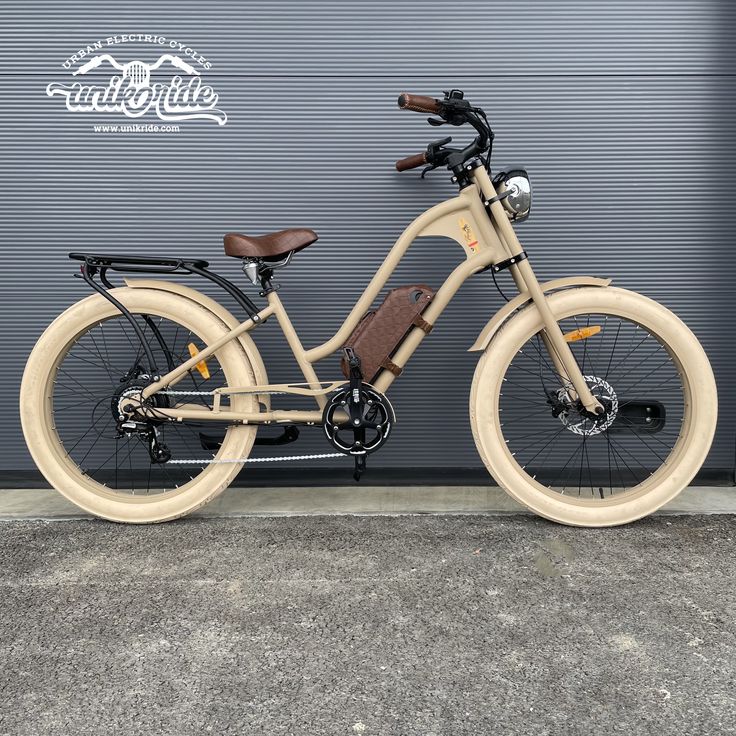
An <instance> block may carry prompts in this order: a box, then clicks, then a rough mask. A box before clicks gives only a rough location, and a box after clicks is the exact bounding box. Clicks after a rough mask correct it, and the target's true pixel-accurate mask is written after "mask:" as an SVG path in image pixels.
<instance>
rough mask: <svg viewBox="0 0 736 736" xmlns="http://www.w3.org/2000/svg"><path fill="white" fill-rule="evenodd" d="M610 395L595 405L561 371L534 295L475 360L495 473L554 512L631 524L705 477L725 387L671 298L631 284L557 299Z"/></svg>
mask: <svg viewBox="0 0 736 736" xmlns="http://www.w3.org/2000/svg"><path fill="white" fill-rule="evenodd" d="M549 304H550V307H551V309H552V311H553V313H554V314H555V316H556V318H557V320H558V323H559V325H560V327H561V329H562V332H563V334H566V335H567V339H568V341H569V344H570V347H571V349H572V352H573V355H574V356H575V358H576V360H577V362H578V365H579V366H580V368H581V371H582V373H583V375H584V377H585V379H586V382H587V383H588V385H589V386H590V388H591V391H592V392H593V394H594V395H595V396H596V397H597V398H598V400H599V401H600V402H601V404H603V406H604V409H605V412H604V413H603V414H602V415H600V416H595V415H591V414H588V413H587V412H586V411H585V410H584V408H583V407H582V405H581V404H580V402H579V401H576V400H575V396H574V393H573V394H571V392H570V391H568V388H569V387H568V386H566V382H565V381H564V379H562V378H561V377H560V376H559V375H558V374H557V373H556V371H555V368H554V364H553V363H552V361H551V360H550V358H549V356H548V354H547V352H546V349H545V347H544V343H543V341H542V339H541V336H540V335H541V333H540V330H541V328H542V323H541V319H540V317H539V314H538V311H537V310H536V309H535V308H534V307H533V305H530V306H529V307H528V308H526V309H524V310H523V311H521V312H520V313H518V314H517V315H516V316H515V317H513V318H512V319H511V320H510V321H509V322H508V323H507V324H506V325H505V326H504V327H503V328H502V330H501V331H500V332H499V333H498V335H497V336H496V337H495V338H494V340H493V342H492V343H491V346H490V348H489V349H488V350H487V351H486V354H485V355H484V356H483V358H481V361H480V362H479V364H478V368H477V369H476V374H475V378H474V381H473V389H472V394H471V404H470V408H471V421H472V425H473V432H474V436H475V440H476V444H477V446H478V449H479V451H480V454H481V456H482V458H483V460H484V462H485V464H486V466H487V467H488V469H489V471H490V472H491V473H492V474H493V476H494V477H495V478H496V480H497V481H498V483H499V484H500V485H501V486H502V487H503V488H504V489H505V490H506V491H507V492H508V493H509V494H510V495H511V496H513V497H514V498H515V499H516V500H517V501H519V502H521V503H522V504H524V505H525V506H527V507H529V508H530V509H532V510H533V511H535V512H536V513H538V514H540V515H542V516H545V517H547V518H549V519H552V520H554V521H558V522H562V523H565V524H575V525H580V526H608V525H614V524H623V523H626V522H629V521H633V520H634V519H638V518H640V517H642V516H646V515H647V514H650V513H651V512H653V511H655V510H656V509H658V508H659V507H661V506H662V505H663V504H665V503H667V502H668V501H670V500H671V499H672V498H674V497H675V496H676V495H677V494H678V493H679V492H680V491H681V490H682V489H683V488H684V487H685V486H686V485H687V484H688V483H689V482H690V481H691V480H692V478H693V477H694V475H695V473H696V472H697V471H698V470H699V468H700V466H701V464H702V463H703V461H704V460H705V457H706V454H707V452H708V449H709V448H710V444H711V441H712V438H713V434H714V431H715V425H716V416H717V395H716V387H715V381H714V379H713V373H712V371H711V368H710V364H709V362H708V359H707V356H706V355H705V353H704V351H703V349H702V347H701V346H700V344H699V343H698V341H697V339H696V338H695V336H694V335H693V334H692V332H690V330H689V329H688V328H687V327H686V326H685V325H684V324H683V323H682V322H681V321H680V320H679V319H678V318H677V317H676V316H675V315H674V314H672V313H671V312H669V311H668V310H667V309H665V308H664V307H663V306H661V305H660V304H657V303H656V302H653V301H652V300H650V299H647V298H646V297H643V296H641V295H640V294H635V293H633V292H629V291H625V290H622V289H614V288H603V289H597V288H596V289H574V290H570V291H564V292H559V293H557V294H553V295H552V296H550V297H549Z"/></svg>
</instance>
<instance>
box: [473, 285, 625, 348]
mask: <svg viewBox="0 0 736 736" xmlns="http://www.w3.org/2000/svg"><path fill="white" fill-rule="evenodd" d="M610 283H611V279H599V278H597V277H595V276H568V277H566V278H564V279H553V280H552V281H547V282H545V283H543V284H540V285H539V287H540V288H541V289H542V291H543V292H547V291H554V290H556V289H570V288H574V287H576V286H601V287H603V286H608V285H609V284H610ZM530 300H531V297H530V296H529V292H526V291H522V292H521V293H520V294H517V296H515V297H514V298H513V299H512V300H511V301H509V302H507V303H506V304H504V305H503V307H501V309H499V310H498V312H496V314H495V315H493V317H492V318H491V319H490V320H489V321H488V324H487V325H486V326H485V327H484V328H483V330H482V331H481V333H480V335H478V339H477V340H476V341H475V342H474V343H473V345H472V347H470V348H469V349H468V352H469V353H473V352H479V351H482V350H485V349H486V348H487V347H488V345H489V344H490V342H491V340H492V339H493V336H494V335H495V334H496V332H498V329H499V328H500V327H501V325H502V324H503V323H504V322H505V321H506V320H507V319H508V318H509V317H510V316H511V315H512V314H513V313H514V312H515V311H516V310H517V309H521V307H523V306H524V305H525V304H526V303H527V302H529V301H530Z"/></svg>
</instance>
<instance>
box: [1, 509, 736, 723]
mask: <svg viewBox="0 0 736 736" xmlns="http://www.w3.org/2000/svg"><path fill="white" fill-rule="evenodd" d="M734 534H736V518H735V517H729V516H709V517H657V518H653V519H649V520H646V521H643V522H639V523H637V524H634V525H631V526H629V527H626V528H618V529H607V530H582V529H571V528H564V527H559V526H553V525H551V524H548V523H546V522H544V521H541V520H537V519H533V518H528V517H526V518H524V517H478V516H475V517H468V516H464V517H463V516H453V517H437V516H432V517H406V516H404V517H310V518H303V517H291V518H274V519H268V518H240V519H231V520H185V521H180V522H175V523H171V524H168V525H164V526H152V527H126V526H119V525H112V524H107V523H105V522H98V521H68V522H56V523H48V522H38V521H37V522H7V523H3V524H0V594H1V595H2V601H1V605H2V609H1V613H0V624H1V629H0V634H1V636H2V639H1V641H0V661H2V672H0V695H1V698H2V707H1V709H0V733H3V734H33V735H34V736H36V735H37V734H75V735H76V734H110V733H125V734H153V733H156V734H158V733H161V734H177V736H179V735H184V734H198V735H199V734H205V733H214V734H222V733H238V734H310V736H313V735H315V734H329V735H330V736H332V735H339V734H346V735H347V736H351V735H352V734H356V733H362V734H365V735H366V736H370V735H371V734H380V735H381V736H392V735H393V734H397V735H401V736H414V734H417V735H421V736H432V735H434V736H459V735H461V734H462V735H465V734H468V735H469V734H473V736H479V735H480V734H491V733H500V734H562V733H566V734H571V733H572V734H592V733H610V732H616V733H618V732H622V733H629V734H632V733H637V734H638V733H657V734H670V733H671V734H683V733H687V734H690V735H692V734H710V735H712V734H721V733H735V732H736V699H735V695H736V688H735V682H734V680H735V673H736V664H735V663H734V662H735V661H734V655H735V654H736V652H735V646H734V645H735V640H734V639H735V637H734V614H735V613H736V611H735V610H734V609H735V607H734V600H735V598H736V595H735V594H734V581H735V578H736V572H735V571H734V564H733V561H734V556H733V546H734V544H733V537H734Z"/></svg>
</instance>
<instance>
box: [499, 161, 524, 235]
mask: <svg viewBox="0 0 736 736" xmlns="http://www.w3.org/2000/svg"><path fill="white" fill-rule="evenodd" d="M493 186H494V187H495V188H496V194H498V195H500V194H503V193H504V192H507V191H509V192H510V193H509V194H508V195H507V196H505V197H504V198H503V199H502V200H501V204H503V207H504V209H505V210H506V214H507V215H508V216H509V220H513V221H515V222H519V221H520V220H526V218H527V217H529V211H530V210H531V208H532V184H531V182H530V181H529V177H528V176H527V173H526V170H525V169H522V168H521V167H518V166H515V167H513V168H509V169H507V170H505V171H501V172H499V173H498V174H496V176H494V177H493Z"/></svg>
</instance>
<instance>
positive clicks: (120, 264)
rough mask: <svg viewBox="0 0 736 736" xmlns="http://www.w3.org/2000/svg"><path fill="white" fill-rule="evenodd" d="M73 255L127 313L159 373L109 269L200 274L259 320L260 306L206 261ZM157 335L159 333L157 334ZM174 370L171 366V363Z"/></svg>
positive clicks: (82, 272) (82, 269) (93, 283)
mask: <svg viewBox="0 0 736 736" xmlns="http://www.w3.org/2000/svg"><path fill="white" fill-rule="evenodd" d="M69 258H71V259H72V260H74V261H82V266H81V267H80V269H79V270H80V273H79V274H77V277H78V278H82V279H84V280H85V281H86V282H87V283H88V284H89V285H90V286H91V287H92V288H93V289H94V290H95V291H96V292H97V293H98V294H101V295H102V296H104V297H105V299H107V300H108V301H109V302H110V303H111V304H113V305H114V306H115V307H116V308H117V309H118V310H119V311H120V312H121V313H122V314H123V315H125V317H126V319H127V320H128V322H130V325H131V326H132V328H133V329H134V330H135V333H136V335H137V336H138V339H139V340H140V342H141V345H142V347H143V350H144V352H145V354H146V359H147V360H148V362H149V366H150V369H151V371H152V372H153V373H156V374H158V371H157V369H156V367H155V361H154V358H153V352H152V351H151V348H150V346H149V345H148V343H147V341H146V339H145V337H144V335H143V331H142V330H141V327H140V325H139V324H138V322H136V320H135V318H134V317H133V315H132V314H131V313H130V312H129V311H128V310H127V309H126V308H125V306H124V305H123V304H121V303H120V301H119V300H118V299H116V298H115V297H114V296H113V295H112V294H110V292H109V290H110V289H114V288H115V284H113V283H112V282H111V281H110V280H109V278H108V277H107V272H108V271H118V272H122V273H160V274H170V273H185V274H196V275H197V276H203V277H204V278H206V279H209V280H210V281H212V282H213V283H215V284H217V285H218V286H219V287H220V288H222V289H224V290H225V291H226V292H227V293H228V294H230V296H231V297H232V298H233V299H235V301H236V302H237V303H238V304H239V305H240V306H241V307H242V308H243V310H244V311H245V313H246V314H247V315H248V317H249V318H250V319H251V320H253V322H259V321H260V318H259V317H258V307H256V305H255V304H254V303H253V302H252V301H251V300H250V299H249V298H248V297H247V296H246V295H245V294H244V293H243V292H242V291H241V290H240V289H239V288H238V287H237V286H235V284H233V283H232V282H231V281H228V279H226V278H225V277H224V276H220V275H219V274H216V273H213V272H212V271H210V270H209V265H210V264H209V263H208V262H207V261H202V260H189V259H185V258H152V257H147V256H121V255H100V254H95V253H70V254H69ZM98 275H99V277H100V282H101V284H98V283H97V282H96V281H95V276H98ZM143 319H144V320H145V321H146V322H147V323H149V326H150V323H151V320H150V317H148V315H143ZM154 334H155V333H154ZM169 367H170V369H171V366H169Z"/></svg>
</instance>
